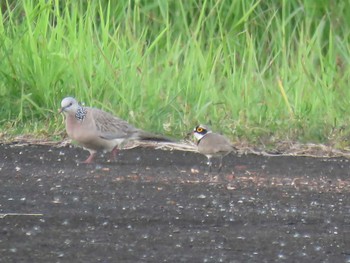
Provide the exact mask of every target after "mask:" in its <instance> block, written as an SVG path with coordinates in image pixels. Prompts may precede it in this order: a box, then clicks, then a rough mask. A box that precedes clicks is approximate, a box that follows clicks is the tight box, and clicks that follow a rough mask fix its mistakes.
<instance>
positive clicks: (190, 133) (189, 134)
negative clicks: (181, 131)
mask: <svg viewBox="0 0 350 263" xmlns="http://www.w3.org/2000/svg"><path fill="white" fill-rule="evenodd" d="M192 134H193V131H190V132H189V133H187V134H186V137H185V138H188V137H190V136H191V135H192Z"/></svg>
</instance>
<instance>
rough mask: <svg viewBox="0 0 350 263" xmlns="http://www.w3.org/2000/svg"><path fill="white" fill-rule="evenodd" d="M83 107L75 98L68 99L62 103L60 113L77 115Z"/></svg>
mask: <svg viewBox="0 0 350 263" xmlns="http://www.w3.org/2000/svg"><path fill="white" fill-rule="evenodd" d="M80 107H81V106H80V105H79V103H78V102H77V101H76V99H74V98H73V97H66V98H64V99H63V100H62V102H61V109H60V111H59V112H60V113H61V112H63V113H76V112H77V110H78V109H79V108H80Z"/></svg>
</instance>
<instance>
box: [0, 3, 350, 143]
mask: <svg viewBox="0 0 350 263" xmlns="http://www.w3.org/2000/svg"><path fill="white" fill-rule="evenodd" d="M38 2H39V3H38ZM111 2H113V3H109V1H102V0H101V1H73V0H71V1H69V0H67V1H62V0H56V1H54V0H51V1H50V0H49V1H43V0H41V1H34V0H24V1H10V0H8V1H7V2H6V1H5V2H2V13H1V16H0V45H1V48H0V58H1V63H0V96H1V101H2V106H1V120H0V127H1V130H2V132H3V133H7V134H18V133H34V134H36V135H44V136H45V135H47V136H50V137H51V138H55V139H60V132H61V131H63V130H64V127H63V124H62V116H59V115H58V114H57V108H58V107H59V105H60V101H61V99H62V98H63V97H65V96H67V95H72V96H75V97H77V98H78V99H79V100H81V101H83V102H85V104H86V105H93V106H95V107H99V108H103V109H105V110H107V111H111V112H113V113H114V114H116V115H118V116H120V117H122V118H125V119H127V120H128V121H129V122H131V123H133V124H135V125H136V126H138V127H140V128H143V129H146V130H151V131H156V132H160V133H165V134H168V135H174V136H176V137H182V136H183V135H184V134H185V133H186V132H187V131H188V130H191V129H192V127H193V126H194V125H196V124H197V123H206V124H211V125H212V127H213V128H214V129H215V130H219V131H221V132H223V133H225V134H226V135H227V136H229V137H230V138H231V139H232V140H233V141H237V140H247V141H249V142H250V143H252V144H261V143H263V144H264V143H267V144H273V143H274V142H276V141H280V140H292V141H300V142H309V141H311V142H321V143H334V144H335V145H336V146H343V145H344V144H346V142H344V140H343V139H344V138H346V137H347V135H348V134H349V128H348V124H349V123H350V118H349V114H348V113H349V109H350V103H349V98H350V88H349V87H348V85H349V66H348V64H349V61H350V52H349V50H350V48H349V34H350V22H349V21H350V4H348V3H347V2H346V1H343V2H340V3H338V2H334V3H333V4H332V3H329V2H330V1H326V0H320V1H308V0H304V1H294V0H290V1H287V0H285V1H272V0H271V1H253V0H248V1H247V0H235V1H231V0H221V1H217V0H203V1H159V0H149V1H126V0H125V1H111Z"/></svg>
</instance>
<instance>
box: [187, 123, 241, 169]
mask: <svg viewBox="0 0 350 263" xmlns="http://www.w3.org/2000/svg"><path fill="white" fill-rule="evenodd" d="M193 134H194V136H195V138H196V139H197V147H198V152H199V153H201V154H203V155H205V156H206V157H207V158H208V166H209V171H211V168H212V161H211V158H212V157H218V158H219V159H220V164H219V172H220V171H221V168H222V160H223V158H224V157H225V156H226V155H228V154H229V153H231V152H232V151H235V148H234V146H233V145H232V144H231V142H230V141H229V140H228V139H227V138H226V137H224V136H223V135H221V134H218V133H214V132H212V131H210V130H209V129H208V128H207V127H205V126H203V125H198V126H197V127H195V128H194V130H193Z"/></svg>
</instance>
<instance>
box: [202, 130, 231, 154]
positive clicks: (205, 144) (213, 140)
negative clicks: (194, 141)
mask: <svg viewBox="0 0 350 263" xmlns="http://www.w3.org/2000/svg"><path fill="white" fill-rule="evenodd" d="M198 148H199V150H200V152H202V153H204V154H210V153H211V154H220V153H228V152H232V151H235V148H234V146H233V145H232V144H231V142H230V141H229V140H228V139H227V138H226V137H224V136H222V135H221V134H218V133H208V134H206V135H205V136H204V137H203V139H202V140H201V141H200V144H199V145H198Z"/></svg>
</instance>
